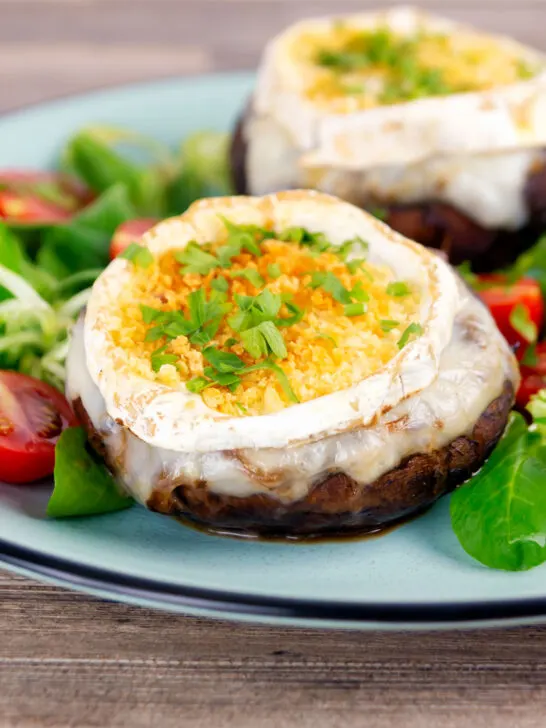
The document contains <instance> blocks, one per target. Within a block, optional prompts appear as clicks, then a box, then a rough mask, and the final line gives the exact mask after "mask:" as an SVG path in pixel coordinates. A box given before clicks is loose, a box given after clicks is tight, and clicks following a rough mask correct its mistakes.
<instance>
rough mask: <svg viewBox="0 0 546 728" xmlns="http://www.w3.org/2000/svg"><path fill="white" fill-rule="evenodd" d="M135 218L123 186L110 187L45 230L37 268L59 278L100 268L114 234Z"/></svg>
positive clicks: (105, 259) (105, 260)
mask: <svg viewBox="0 0 546 728" xmlns="http://www.w3.org/2000/svg"><path fill="white" fill-rule="evenodd" d="M136 216H137V213H136V210H135V208H134V206H133V205H132V203H131V201H130V199H129V196H128V194H127V190H126V189H125V187H124V186H123V185H119V184H118V185H114V186H113V187H111V188H110V189H109V190H108V191H107V192H105V193H104V194H103V195H102V196H101V197H99V199H98V200H96V201H95V202H94V203H93V204H92V205H90V206H89V207H87V208H86V209H85V210H84V211H83V212H81V213H80V214H79V215H77V216H76V217H74V218H73V219H72V220H71V221H70V222H68V223H66V224H65V225H59V226H57V227H55V228H51V229H50V230H48V231H46V233H45V234H44V242H43V245H42V247H41V248H40V250H39V251H38V256H37V262H38V265H39V266H40V267H41V268H42V270H45V271H46V272H47V273H50V274H51V275H53V276H55V277H56V278H59V279H61V278H65V277H67V276H69V275H72V274H73V273H77V272H79V271H83V270H86V269H89V268H104V267H105V266H106V265H107V264H108V252H109V249H110V242H111V240H112V235H113V234H114V231H115V230H116V228H117V227H118V226H119V225H121V223H123V222H126V221H127V220H132V219H133V218H135V217H136Z"/></svg>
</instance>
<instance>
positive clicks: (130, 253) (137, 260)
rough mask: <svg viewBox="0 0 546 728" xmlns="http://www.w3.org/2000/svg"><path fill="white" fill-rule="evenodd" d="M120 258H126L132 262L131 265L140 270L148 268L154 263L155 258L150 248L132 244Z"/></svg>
mask: <svg viewBox="0 0 546 728" xmlns="http://www.w3.org/2000/svg"><path fill="white" fill-rule="evenodd" d="M118 258H125V260H130V261H131V263H134V265H136V266H138V267H139V268H148V266H150V265H152V263H153V262H154V256H153V255H152V254H151V253H150V251H149V250H148V248H146V247H145V246H144V245H139V244H138V243H130V244H129V245H128V246H127V247H126V248H125V250H124V251H123V253H120V255H119V256H118Z"/></svg>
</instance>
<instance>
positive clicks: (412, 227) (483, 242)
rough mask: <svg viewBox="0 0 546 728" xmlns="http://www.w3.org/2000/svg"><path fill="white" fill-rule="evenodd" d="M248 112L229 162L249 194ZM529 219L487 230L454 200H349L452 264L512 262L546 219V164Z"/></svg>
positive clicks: (530, 192) (528, 195)
mask: <svg viewBox="0 0 546 728" xmlns="http://www.w3.org/2000/svg"><path fill="white" fill-rule="evenodd" d="M247 113H248V111H247V112H245V113H244V114H243V115H242V116H241V118H240V119H239V122H238V123H237V126H236V127H235V130H234V134H233V138H232V143H231V150H230V161H231V170H232V177H233V184H234V186H235V191H236V192H237V193H238V194H241V195H244V194H250V191H249V190H248V184H247V179H246V166H245V162H246V155H247V147H248V145H247V142H246V139H245V135H244V125H245V117H246V114H247ZM525 199H526V202H527V206H528V210H529V223H528V225H526V226H525V227H523V228H521V229H520V230H516V231H510V230H488V229H487V228H484V227H482V226H481V225H479V224H478V223H476V222H474V221H473V220H472V219H470V218H469V217H468V216H467V215H465V214H464V213H463V212H461V211H460V210H457V209H456V208H455V207H453V206H452V205H448V204H445V203H443V202H439V201H436V200H423V201H422V202H420V203H416V204H412V205H397V204H392V203H390V202H386V201H385V200H380V199H374V200H371V199H364V198H362V199H356V198H352V199H350V200H349V202H352V203H353V204H355V205H358V206H360V207H362V208H364V209H369V210H373V209H374V208H381V209H382V210H383V211H384V214H385V222H386V223H387V225H389V226H390V227H391V228H393V229H394V230H396V231H397V232H399V233H401V234H402V235H404V236H405V237H407V238H410V240H416V241H417V242H418V243H421V244H422V245H426V246H427V247H429V248H436V249H439V250H443V251H444V252H445V253H446V254H447V255H448V257H449V260H450V262H451V263H453V265H459V264H460V263H462V262H464V261H466V260H471V261H472V262H473V264H474V268H475V269H476V271H478V272H480V271H489V270H492V269H496V268H502V267H504V266H506V265H508V264H509V263H511V262H512V261H513V260H514V259H515V258H516V257H517V256H518V255H519V254H520V253H521V252H523V251H524V250H526V249H527V248H529V247H530V246H531V245H532V244H533V243H534V242H536V239H537V236H538V235H539V234H541V232H542V231H543V229H544V224H545V223H546V164H542V165H538V166H537V167H536V169H534V170H533V171H532V172H531V174H530V175H529V179H528V180H527V185H526V188H525Z"/></svg>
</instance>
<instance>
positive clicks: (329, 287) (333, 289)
mask: <svg viewBox="0 0 546 728" xmlns="http://www.w3.org/2000/svg"><path fill="white" fill-rule="evenodd" d="M310 285H311V288H319V287H320V288H322V289H323V290H324V291H326V293H329V294H330V295H331V296H332V298H333V299H334V300H336V301H338V302H339V303H342V304H344V305H347V304H349V303H352V301H351V293H350V291H348V290H347V289H346V288H345V286H344V285H343V283H342V282H341V281H340V280H339V278H338V277H337V276H336V275H334V274H333V273H331V272H330V271H315V272H313V273H312V274H311V284H310Z"/></svg>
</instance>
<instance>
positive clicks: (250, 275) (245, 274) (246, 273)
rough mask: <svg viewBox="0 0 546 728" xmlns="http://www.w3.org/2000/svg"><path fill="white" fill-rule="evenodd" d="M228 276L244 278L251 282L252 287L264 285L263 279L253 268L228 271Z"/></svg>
mask: <svg viewBox="0 0 546 728" xmlns="http://www.w3.org/2000/svg"><path fill="white" fill-rule="evenodd" d="M228 276H229V277H230V278H244V279H245V280H247V281H248V282H249V283H251V284H252V285H253V286H254V288H261V287H262V286H264V285H265V281H264V279H263V278H262V276H261V275H260V274H259V273H258V271H257V270H256V269H255V268H246V269H245V270H232V271H229V272H228Z"/></svg>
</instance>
